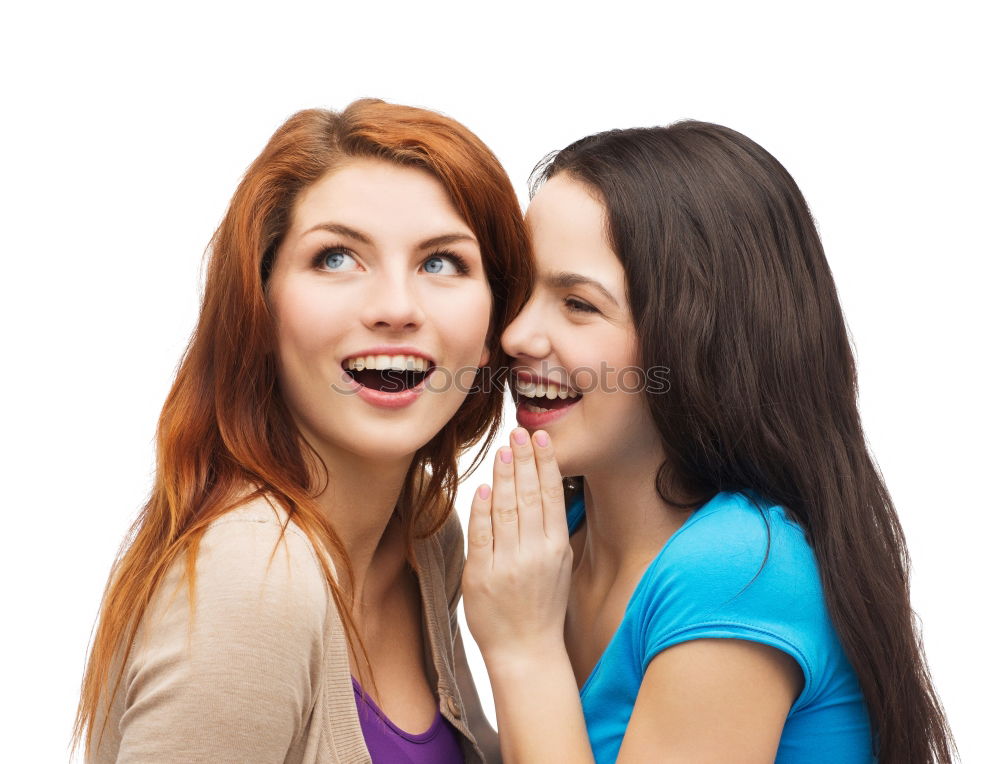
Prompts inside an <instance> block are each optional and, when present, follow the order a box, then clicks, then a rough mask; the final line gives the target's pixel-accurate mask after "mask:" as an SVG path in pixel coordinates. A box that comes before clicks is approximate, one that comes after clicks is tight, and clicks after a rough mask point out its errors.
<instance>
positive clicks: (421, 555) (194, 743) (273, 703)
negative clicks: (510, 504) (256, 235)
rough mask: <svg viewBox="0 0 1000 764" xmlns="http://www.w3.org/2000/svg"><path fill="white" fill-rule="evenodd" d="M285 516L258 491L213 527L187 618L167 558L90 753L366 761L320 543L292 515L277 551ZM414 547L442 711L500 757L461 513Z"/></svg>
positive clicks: (472, 757)
mask: <svg viewBox="0 0 1000 764" xmlns="http://www.w3.org/2000/svg"><path fill="white" fill-rule="evenodd" d="M272 504H273V506H272ZM286 518H287V515H286V514H285V512H284V511H283V510H282V509H281V507H280V505H279V504H278V503H277V502H269V501H268V500H267V499H266V498H264V497H260V498H257V499H254V500H252V501H250V502H248V503H247V504H245V505H243V506H242V507H240V508H238V509H235V510H233V511H231V512H229V513H227V514H225V515H224V516H222V517H220V518H219V519H218V520H216V521H215V522H213V523H212V524H211V525H210V526H209V529H208V530H207V531H206V533H205V535H204V537H203V538H202V541H201V546H200V548H199V552H198V562H197V576H196V578H197V585H196V596H195V607H194V622H193V625H192V623H191V622H190V621H189V612H190V610H191V608H190V603H189V600H188V594H187V582H186V580H185V581H184V582H183V585H182V586H178V584H179V583H180V582H181V573H182V572H183V562H182V561H181V562H178V563H177V564H176V565H174V566H173V568H172V569H171V570H170V571H169V573H168V575H167V576H166V578H165V579H164V582H163V584H162V585H161V586H160V587H159V589H158V592H157V595H156V596H155V597H154V599H153V602H152V603H151V605H150V608H149V610H148V611H147V613H146V615H145V617H144V618H143V620H142V623H141V625H140V629H139V632H138V633H137V635H136V640H135V642H134V643H133V648H132V652H131V655H130V656H129V659H128V664H127V665H126V667H125V673H124V675H123V677H122V684H121V686H120V688H119V690H118V693H117V694H116V696H115V699H114V702H113V704H112V706H111V710H110V714H109V717H108V725H107V728H106V730H105V732H104V736H103V739H102V740H101V742H100V745H98V744H97V736H98V734H99V733H100V729H101V725H102V723H103V718H101V717H99V718H98V719H97V723H96V725H95V728H94V749H93V750H92V751H91V752H89V753H88V755H87V757H86V761H87V762H88V764H91V763H93V764H109V763H110V762H119V764H121V763H122V762H143V764H149V763H150V762H156V764H167V763H168V762H184V763H185V764H188V763H189V762H190V763H193V762H212V764H223V763H224V762H233V763H234V764H236V763H237V762H238V763H239V764H254V763H256V762H260V763H261V764H264V763H265V762H266V763H267V764H274V763H276V762H285V763H286V764H289V763H291V762H295V764H300V763H301V764H321V763H322V764H327V763H328V762H337V763H338V764H339V763H340V762H351V763H352V764H353V763H354V762H370V761H371V759H370V757H369V756H368V750H367V748H366V747H365V741H364V737H363V736H362V734H361V726H360V724H359V722H358V715H357V710H356V706H355V700H354V690H353V687H352V684H351V671H350V663H349V661H348V649H347V641H346V638H345V635H344V626H343V623H342V622H341V620H340V617H339V614H338V612H337V609H336V607H335V605H334V602H333V597H332V596H331V595H330V592H329V588H328V587H327V584H326V579H325V578H324V576H323V572H322V568H321V566H320V563H319V559H318V558H317V556H316V551H315V549H314V548H313V546H312V544H311V543H310V542H309V540H308V539H307V537H306V535H305V534H304V533H303V532H302V530H301V529H300V528H298V527H297V526H296V525H295V524H294V523H289V524H288V527H287V530H286V532H285V542H284V543H282V544H279V545H278V546H277V549H276V551H275V545H276V542H277V541H278V539H279V535H280V532H281V524H282V523H283V522H284V521H285V520H286ZM272 551H273V552H274V554H273V558H272ZM415 551H416V562H417V565H418V568H419V570H418V578H419V581H420V593H421V599H422V606H423V626H424V643H425V645H426V646H427V648H428V650H427V651H426V653H425V661H426V663H427V670H428V676H430V677H431V679H432V681H434V682H436V692H437V696H438V699H439V703H438V705H439V707H440V709H441V713H442V714H443V715H444V717H445V718H446V719H448V721H449V722H451V723H452V724H453V725H454V726H455V728H456V729H457V730H458V732H459V733H460V734H459V741H460V743H461V745H462V750H463V752H464V754H465V760H466V762H482V761H499V758H500V757H499V746H498V743H497V739H496V733H495V732H494V731H493V729H492V727H490V725H489V723H488V722H487V721H486V718H485V717H484V715H483V712H482V708H481V707H480V705H479V698H478V696H477V695H476V691H475V687H474V686H473V684H472V678H471V675H470V672H469V667H468V664H467V663H466V660H465V652H464V650H463V648H462V642H461V637H460V635H459V632H458V628H457V622H456V616H455V608H456V606H457V605H458V600H459V596H460V591H459V584H460V583H461V577H462V564H463V560H464V555H463V538H462V529H461V526H460V525H459V522H458V517H457V516H456V514H455V512H454V511H452V513H451V516H450V517H449V518H448V522H447V523H446V524H445V526H444V527H443V528H442V529H441V530H440V531H438V533H436V534H435V535H434V536H432V537H431V538H429V539H426V540H424V541H420V542H417V545H416V549H415ZM323 554H325V552H323ZM327 560H329V557H327ZM331 568H332V566H331ZM116 675H117V672H115V673H114V674H113V676H116Z"/></svg>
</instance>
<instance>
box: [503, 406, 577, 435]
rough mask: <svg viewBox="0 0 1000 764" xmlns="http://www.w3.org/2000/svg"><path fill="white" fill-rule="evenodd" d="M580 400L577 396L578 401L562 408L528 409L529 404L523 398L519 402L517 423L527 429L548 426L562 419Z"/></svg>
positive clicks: (538, 428)
mask: <svg viewBox="0 0 1000 764" xmlns="http://www.w3.org/2000/svg"><path fill="white" fill-rule="evenodd" d="M580 400H581V399H580V398H577V399H576V401H574V402H573V403H571V404H569V405H568V406H563V407H562V408H560V409H552V410H551V411H528V409H527V404H526V403H525V401H523V400H521V401H519V402H518V404H517V423H518V424H519V425H521V427H523V428H525V429H526V430H540V429H542V428H543V427H548V426H549V425H551V424H552V423H553V422H555V421H556V420H559V419H562V418H563V417H564V416H566V414H567V413H569V412H570V411H572V410H573V407H575V406H576V404H577V403H579V402H580Z"/></svg>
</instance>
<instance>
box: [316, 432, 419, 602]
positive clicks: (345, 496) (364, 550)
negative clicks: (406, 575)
mask: <svg viewBox="0 0 1000 764" xmlns="http://www.w3.org/2000/svg"><path fill="white" fill-rule="evenodd" d="M317 451H318V452H319V453H320V455H321V458H322V461H323V463H324V465H325V468H326V471H327V473H328V474H329V480H328V481H327V482H326V485H325V487H324V489H323V492H322V493H320V494H319V496H318V497H317V502H318V504H319V507H320V509H321V510H322V512H323V514H324V515H325V516H326V519H327V520H328V521H329V523H330V525H331V526H332V527H333V529H334V530H335V531H336V533H337V535H338V536H339V537H340V540H341V542H342V543H343V545H344V549H345V550H346V552H347V560H348V562H349V563H350V566H351V571H352V573H353V575H354V582H355V591H356V592H359V593H360V592H364V591H365V582H366V580H367V579H368V577H369V573H370V572H371V570H372V567H373V561H375V560H376V554H377V551H378V550H379V546H380V545H381V544H382V543H383V541H384V539H386V538H387V536H389V535H390V534H387V532H386V529H387V528H388V527H389V523H390V520H391V519H392V517H393V512H394V510H395V508H396V505H397V503H398V501H399V496H400V494H401V493H402V491H403V486H404V482H405V480H406V475H407V472H408V471H409V469H410V464H411V463H412V461H413V455H412V454H411V455H409V456H407V457H405V458H400V459H396V460H387V461H377V460H372V459H367V458H363V457H360V456H358V455H356V454H350V453H347V452H342V451H341V452H337V453H336V454H332V453H329V452H324V451H323V450H319V449H317ZM397 546H398V545H397ZM398 562H399V563H400V564H402V562H403V560H402V559H400V560H399V561H398ZM383 563H384V560H383Z"/></svg>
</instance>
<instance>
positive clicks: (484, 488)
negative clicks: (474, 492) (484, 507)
mask: <svg viewBox="0 0 1000 764" xmlns="http://www.w3.org/2000/svg"><path fill="white" fill-rule="evenodd" d="M489 497H490V487H489V486H488V485H485V484H484V485H481V486H479V498H480V499H488V498H489Z"/></svg>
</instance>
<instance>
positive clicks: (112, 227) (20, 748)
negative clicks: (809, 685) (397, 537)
mask: <svg viewBox="0 0 1000 764" xmlns="http://www.w3.org/2000/svg"><path fill="white" fill-rule="evenodd" d="M338 5H339V4H337V3H334V2H326V3H322V4H318V5H314V6H302V5H294V4H288V3H284V4H278V3H269V4H267V5H264V6H259V7H258V6H256V5H255V4H247V3H242V4H234V5H233V6H232V7H225V8H223V7H221V6H220V7H217V8H215V9H213V7H212V6H211V4H206V6H207V7H200V8H198V9H197V10H194V9H193V8H191V9H188V8H185V7H184V4H183V3H178V2H174V3H170V4H164V5H162V6H160V7H158V8H157V9H154V8H152V7H151V6H150V5H149V4H146V3H132V4H125V3H122V4H120V5H111V4H107V3H100V2H82V3H74V4H65V5H60V4H45V3H39V4H35V5H33V6H32V10H30V11H28V10H18V11H10V10H5V11H4V12H3V17H2V19H0V29H2V31H0V71H2V78H3V80H2V93H0V106H2V108H3V113H4V116H3V118H2V121H0V131H2V135H0V137H2V140H0V152H2V157H0V158H2V162H0V173H2V182H0V194H2V198H0V215H2V222H3V228H2V240H0V246H2V252H3V281H2V284H3V300H2V311H3V313H2V319H3V320H2V327H3V347H4V349H5V351H6V352H5V353H4V355H5V362H4V373H3V374H2V376H0V385H2V400H3V413H2V417H3V419H2V422H3V425H2V426H3V430H2V432H3V438H2V449H3V451H2V454H0V455H2V459H0V465H2V471H3V473H2V485H3V489H4V493H5V496H6V498H5V500H4V502H3V529H4V536H5V543H4V545H3V546H4V548H3V552H2V554H0V565H2V566H3V567H2V571H0V573H2V578H0V580H2V581H3V587H4V590H3V598H4V607H3V612H4V619H3V620H4V626H3V628H2V631H0V648H2V649H0V660H2V677H3V681H2V684H0V686H2V689H0V693H2V695H0V699H2V707H0V719H3V724H4V726H5V729H4V731H3V736H2V740H3V742H2V743H0V749H2V753H0V758H2V759H3V760H4V761H10V762H35V761H37V762H60V761H65V760H66V757H67V752H66V746H67V741H68V737H69V731H70V727H71V723H72V719H73V714H74V711H75V707H76V701H77V692H78V686H79V680H80V676H81V672H82V668H83V662H84V657H85V650H86V645H87V642H88V639H89V636H90V633H91V628H92V626H93V622H94V617H95V614H96V609H97V606H98V601H99V598H100V595H101V592H102V589H103V586H104V582H105V578H106V575H107V572H108V567H109V565H110V563H111V560H112V558H113V556H114V554H115V551H116V549H117V546H118V544H119V542H120V540H121V538H122V536H123V534H124V532H125V531H126V529H127V527H128V525H129V522H130V520H131V519H132V518H133V516H134V514H135V512H136V511H137V509H138V508H139V506H140V505H141V504H142V502H143V500H144V498H145V495H146V492H147V490H148V488H149V486H150V482H151V470H152V465H153V452H152V438H153V433H154V427H155V422H156V418H157V415H158V413H159V408H160V406H161V405H162V402H163V399H164V396H165V394H166V392H167V389H168V386H169V385H170V382H171V379H172V376H173V373H174V371H175V367H176V364H177V362H178V360H179V358H180V353H181V351H182V348H183V346H184V344H185V342H186V340H187V337H188V335H189V332H190V331H191V329H192V327H193V325H194V321H195V316H196V310H197V301H198V298H199V291H200V287H201V265H202V253H203V250H204V247H205V245H206V244H207V242H208V239H209V236H210V235H211V233H212V231H213V230H214V228H215V226H216V225H217V223H218V222H219V220H220V218H221V216H222V214H223V212H224V210H225V208H226V204H227V202H228V199H229V196H230V194H231V193H232V192H233V190H234V189H235V187H236V184H237V182H238V180H239V178H240V176H241V174H242V172H243V171H244V169H245V168H246V166H247V165H248V163H249V162H250V161H251V160H252V159H253V157H254V156H255V155H256V154H257V153H258V151H259V150H260V149H261V148H262V147H263V145H264V144H265V142H266V141H267V139H268V137H269V136H270V135H271V133H272V132H273V130H274V129H275V128H276V127H277V126H278V125H279V124H280V123H281V122H282V121H284V119H285V118H287V117H288V116H289V115H290V114H291V113H293V112H294V111H297V110H298V109H301V108H305V107H312V106H323V107H330V108H334V109H338V108H342V107H343V106H345V105H346V104H347V103H349V102H350V101H352V100H353V99H355V98H357V97H362V96H376V97H380V98H384V99H386V100H390V101H396V102H401V103H407V104H414V105H421V106H427V107H430V108H433V109H436V110H439V111H442V112H444V113H446V114H448V115H450V116H453V117H455V118H457V119H458V120H460V121H462V122H464V123H465V124H466V125H468V126H469V127H470V128H471V129H472V130H474V131H475V132H476V133H478V134H479V135H480V136H481V137H482V138H483V139H484V140H485V141H486V143H487V144H488V145H489V146H491V147H492V148H493V150H494V151H495V152H496V154H497V155H498V156H499V158H500V159H501V161H502V162H503V163H504V165H505V166H506V168H507V169H508V171H509V173H510V175H511V177H512V178H513V180H514V183H515V186H516V187H517V188H518V191H519V193H520V194H521V197H522V200H525V199H526V193H525V189H526V183H525V181H526V178H527V175H528V173H529V171H530V169H531V168H532V166H533V165H534V163H535V162H536V161H537V160H538V159H539V158H540V157H541V156H543V155H544V154H545V153H547V152H549V151H550V150H552V149H556V148H560V147H562V146H564V145H566V144H567V143H568V142H570V141H571V140H573V139H575V138H578V137H580V136H582V135H584V134H587V133H590V132H594V131H596V130H601V129H606V128H611V127H627V126H633V125H650V124H665V123H669V122H671V121H674V120H676V119H680V118H685V117H693V118H698V119H703V120H709V121H714V122H720V123H722V124H725V125H727V126H730V127H732V128H735V129H737V130H739V131H741V132H744V133H746V134H747V135H749V136H750V137H751V138H753V139H755V140H756V141H758V142H759V143H761V144H762V145H763V146H764V147H765V148H767V149H768V150H769V151H771V152H772V153H773V154H774V155H775V156H777V157H778V159H779V160H780V161H782V162H783V163H784V164H785V166H786V167H787V168H788V169H789V170H790V172H791V173H792V175H793V176H794V177H795V178H796V179H797V181H798V182H799V184H800V186H801V188H802V190H803V192H804V194H805V196H806V199H807V200H808V201H809V203H810V205H811V207H812V210H813V213H814V215H815V217H816V219H817V221H818V223H819V227H820V230H821V233H822V236H823V240H824V243H825V246H826V251H827V254H828V257H829V260H830V263H831V265H832V267H833V270H834V274H835V276H836V279H837V283H838V285H839V289H840V294H841V298H842V301H843V306H844V310H845V312H846V315H847V319H848V322H849V325H850V328H851V330H852V334H853V337H854V342H855V346H856V350H857V355H858V360H859V368H860V385H861V408H862V414H863V417H864V422H865V425H866V429H867V433H868V437H869V440H870V444H871V447H872V450H873V452H874V453H875V455H876V457H877V459H878V461H879V463H880V464H881V467H882V469H883V471H884V474H885V478H886V480H887V482H888V485H889V488H890V490H891V491H892V493H893V496H894V498H895V500H896V503H897V506H898V509H899V514H900V516H901V518H902V522H903V526H904V529H905V531H906V533H907V537H908V539H909V544H910V549H911V552H912V558H913V578H912V581H913V592H912V599H913V605H914V608H915V610H916V611H917V613H918V614H919V615H920V617H921V619H922V621H923V633H924V640H925V644H926V650H927V655H928V659H929V662H930V667H931V670H932V672H933V675H934V678H935V680H936V683H937V686H938V688H939V690H940V693H941V696H942V698H943V701H944V705H945V708H946V709H947V712H948V714H949V717H950V720H951V723H952V725H953V727H954V730H955V734H956V737H957V740H958V743H959V748H960V750H961V752H962V753H963V756H964V759H965V761H970V762H978V761H986V760H990V759H992V756H991V754H994V755H995V750H996V744H995V743H994V742H993V740H992V736H991V734H990V731H991V729H993V728H995V726H996V722H997V720H996V718H995V717H996V712H997V705H996V702H995V688H996V686H997V684H998V683H1000V674H998V671H997V660H996V652H995V644H996V639H995V636H994V630H993V625H994V620H993V619H994V618H995V615H994V610H995V605H990V604H989V603H991V602H994V603H995V602H996V599H997V596H996V585H995V582H996V576H995V574H994V560H995V559H996V557H997V540H996V533H997V531H998V530H1000V525H998V522H997V512H998V510H1000V502H998V500H997V493H996V491H995V490H994V487H993V486H992V485H991V483H990V480H991V479H993V477H994V474H995V467H996V463H997V457H998V449H997V447H996V431H997V426H998V424H1000V421H998V411H997V404H996V398H995V392H996V389H997V382H996V376H997V371H998V365H997V361H996V352H997V328H998V321H997V319H998V312H997V309H996V299H995V297H994V289H995V284H996V278H997V265H996V262H997V256H998V254H1000V251H998V250H1000V247H998V245H997V233H996V225H995V223H996V219H997V205H998V202H1000V198H998V194H997V173H998V171H1000V161H998V149H997V141H998V130H997V120H996V116H995V113H994V111H993V106H994V104H995V102H996V99H997V90H996V88H997V73H998V60H997V56H996V54H995V52H991V51H990V48H992V49H993V50H994V51H995V49H996V32H997V29H996V25H995V24H994V23H989V22H988V21H987V18H986V13H985V9H986V4H985V3H983V4H982V5H973V4H971V3H963V2H959V3H952V4H950V6H949V9H948V10H947V11H945V10H943V8H942V7H941V6H930V5H925V4H923V3H919V2H917V3H915V2H909V3H905V4H903V3H900V4H887V3H877V2H867V3H853V2H838V3H828V4H825V5H824V6H823V8H822V9H821V8H819V7H817V4H812V3H802V2H798V3H788V4H786V5H775V4H761V3H734V4H732V5H729V6H718V5H713V6H708V5H703V6H702V5H699V4H695V3H684V4H680V5H678V6H677V7H673V6H671V4H669V3H660V4H657V5H656V8H657V9H656V10H655V11H652V10H649V9H647V8H644V7H642V6H640V5H638V4H633V3H631V2H625V1H619V2H614V3H608V4H603V5H594V6H591V5H589V4H587V3H581V2H576V3H572V4H568V5H567V6H566V7H556V6H554V5H552V6H550V5H549V4H546V3H542V2H534V3H526V4H523V5H522V4H518V3H512V2H506V3H490V4H477V3H454V4H436V3H414V2H410V3H405V4H399V5H393V4H391V3H373V4H371V5H370V6H368V7H367V8H363V7H362V4H360V3H352V4H350V6H349V8H342V7H338ZM479 479H480V480H483V479H486V475H485V474H481V475H480V476H479ZM476 484H477V482H476V480H472V481H469V482H468V483H467V484H466V485H465V486H464V488H463V491H462V493H461V496H460V506H459V510H460V514H462V515H463V516H464V515H466V514H467V511H468V504H469V497H470V496H471V492H472V490H473V489H474V486H475V485H476ZM468 643H470V647H471V639H469V640H468ZM477 671H478V679H479V680H480V682H481V685H480V686H481V691H482V695H483V699H484V702H485V703H486V705H487V706H488V707H491V702H490V693H489V687H488V683H487V681H486V677H485V672H484V671H483V670H482V668H481V665H480V666H478V667H477Z"/></svg>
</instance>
